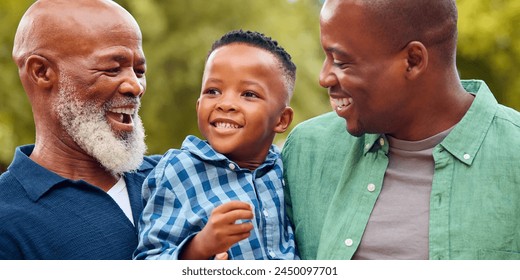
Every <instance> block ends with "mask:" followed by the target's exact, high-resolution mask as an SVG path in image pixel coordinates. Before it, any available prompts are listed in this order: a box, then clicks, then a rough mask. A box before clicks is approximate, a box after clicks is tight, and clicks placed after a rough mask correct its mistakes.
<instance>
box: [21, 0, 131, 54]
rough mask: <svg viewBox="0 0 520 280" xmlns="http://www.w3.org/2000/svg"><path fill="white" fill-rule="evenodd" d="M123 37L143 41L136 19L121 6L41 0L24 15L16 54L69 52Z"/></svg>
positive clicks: (95, 1) (83, 0) (90, 1)
mask: <svg viewBox="0 0 520 280" xmlns="http://www.w3.org/2000/svg"><path fill="white" fill-rule="evenodd" d="M111 37H113V38H122V39H126V40H130V41H133V42H137V43H138V44H140V43H141V31H140V29H139V26H138V24H137V22H136V21H135V19H134V18H133V17H132V16H131V15H130V14H129V13H128V12H127V11H126V10H125V9H123V8H122V7H121V6H119V5H117V4H116V3H115V2H113V1H105V0H74V1H62V0H53V1H50V0H39V1H37V2H35V4H33V6H31V7H30V8H29V10H28V11H27V12H26V14H25V15H24V17H23V18H22V20H21V22H20V25H19V27H18V30H17V33H16V36H15V47H14V49H13V55H14V56H15V57H16V56H23V55H27V54H29V53H39V52H42V51H45V50H50V51H51V50H55V51H58V52H62V53H63V54H66V53H67V52H79V51H81V48H82V47H87V48H88V47H92V46H85V44H87V45H88V44H91V43H92V42H95V41H101V42H102V41H104V40H110V38H111Z"/></svg>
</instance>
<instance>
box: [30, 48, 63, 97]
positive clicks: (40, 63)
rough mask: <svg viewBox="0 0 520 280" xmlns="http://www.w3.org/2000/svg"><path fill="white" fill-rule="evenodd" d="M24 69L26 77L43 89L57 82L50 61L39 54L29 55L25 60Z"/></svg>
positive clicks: (49, 87)
mask: <svg viewBox="0 0 520 280" xmlns="http://www.w3.org/2000/svg"><path fill="white" fill-rule="evenodd" d="M25 71H26V75H27V77H28V79H29V80H30V81H32V82H33V83H34V84H35V85H36V86H38V87H40V88H43V89H47V90H48V89H51V88H52V87H53V85H54V84H56V83H57V82H58V77H57V75H56V71H54V69H53V68H52V65H51V62H50V61H49V60H47V59H46V58H45V57H43V56H41V55H35V54H33V55H31V56H29V57H28V58H27V60H26V61H25Z"/></svg>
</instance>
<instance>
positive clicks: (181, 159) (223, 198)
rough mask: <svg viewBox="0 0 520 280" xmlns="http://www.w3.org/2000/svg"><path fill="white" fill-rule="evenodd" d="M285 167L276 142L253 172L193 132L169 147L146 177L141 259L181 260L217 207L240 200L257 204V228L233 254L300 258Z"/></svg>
mask: <svg viewBox="0 0 520 280" xmlns="http://www.w3.org/2000/svg"><path fill="white" fill-rule="evenodd" d="M282 169H283V167H282V161H281V158H280V153H279V149H278V148H277V147H276V146H274V145H273V146H271V149H270V150H269V154H268V155H267V157H266V160H265V162H264V163H263V164H262V165H261V166H259V167H258V168H257V169H256V170H254V171H250V170H248V169H244V168H240V167H239V166H238V165H237V164H236V163H234V162H232V161H230V160H229V159H228V158H226V157H225V156H224V155H222V154H220V153H218V152H216V151H215V150H214V149H213V148H212V147H211V146H210V145H209V144H208V143H207V142H206V141H202V140H200V139H199V138H197V137H195V136H188V137H187V138H186V139H185V140H184V143H183V144H182V148H181V150H176V149H171V150H169V151H168V152H167V153H166V154H165V155H164V157H163V158H162V159H161V161H160V162H159V164H158V165H157V167H156V168H155V169H154V170H153V171H152V172H151V173H150V175H148V178H147V179H146V180H145V182H144V185H143V199H144V200H145V201H147V203H146V206H145V208H144V211H143V214H142V216H141V220H140V221H139V245H138V247H137V250H136V251H135V253H134V256H135V258H136V259H145V258H147V259H178V257H179V253H180V252H181V250H182V248H183V247H184V246H185V244H186V243H187V242H188V241H189V240H191V238H193V237H194V236H195V235H196V234H197V233H198V232H200V231H201V230H202V228H203V227H204V225H205V224H206V223H207V221H208V218H209V216H210V214H211V211H212V210H213V209H214V208H215V207H217V206H218V205H221V204H223V203H225V202H229V201H232V200H240V201H244V202H248V203H249V204H251V206H252V207H253V211H254V216H255V217H254V218H253V219H252V221H251V222H252V223H253V225H254V229H253V230H252V231H251V235H250V236H249V238H247V239H244V240H241V241H239V242H238V243H236V244H235V245H233V246H232V247H231V248H230V249H229V250H228V254H229V258H230V259H248V260H252V259H263V260H265V259H298V256H297V253H296V248H295V242H294V233H293V229H292V227H291V225H290V222H289V219H288V218H287V215H286V212H285V204H284V196H283V185H284V182H283V174H282Z"/></svg>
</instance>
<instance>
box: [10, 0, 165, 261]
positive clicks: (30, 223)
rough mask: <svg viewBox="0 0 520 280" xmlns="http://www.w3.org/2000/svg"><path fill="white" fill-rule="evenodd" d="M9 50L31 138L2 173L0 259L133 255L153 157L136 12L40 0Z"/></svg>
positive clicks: (86, 1)
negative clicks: (143, 114)
mask: <svg viewBox="0 0 520 280" xmlns="http://www.w3.org/2000/svg"><path fill="white" fill-rule="evenodd" d="M13 59H14V61H15V62H16V64H17V65H18V68H19V74H20V79H21V82H22V85H23V87H24V89H25V91H26V93H27V96H28V98H29V101H30V103H31V106H32V110H33V115H34V121H35V127H36V142H35V144H34V145H28V146H22V147H18V148H17V149H16V152H15V157H14V160H13V162H12V163H11V165H10V167H9V169H8V171H7V172H6V173H4V174H2V176H1V177H0V259H130V258H131V256H132V252H133V250H134V249H135V247H136V246H137V231H136V228H135V226H134V225H135V224H136V223H137V219H138V217H139V215H140V213H141V211H142V205H141V197H140V191H141V184H142V182H143V180H144V178H145V177H146V175H147V174H148V172H149V171H150V170H151V169H152V168H153V166H154V165H155V164H156V162H157V160H158V158H150V157H147V158H145V160H144V161H143V155H144V153H145V150H146V146H145V144H144V131H143V127H142V124H141V120H140V118H139V116H138V114H137V111H138V109H139V105H140V99H141V97H142V95H143V94H144V92H145V88H146V79H145V70H146V64H145V57H144V53H143V50H142V37H141V31H140V29H139V26H138V24H137V22H136V21H135V20H134V18H133V17H132V16H131V15H130V14H129V13H128V12H127V11H126V10H125V9H123V8H122V7H121V6H119V5H118V4H116V3H115V2H113V1H109V0H95V1H93V0H75V1H68V0H40V1H37V2H35V3H34V4H33V5H32V6H31V7H30V8H29V9H28V10H27V12H26V13H25V15H24V16H23V17H22V19H21V21H20V24H19V27H18V30H17V32H16V36H15V42H14V48H13Z"/></svg>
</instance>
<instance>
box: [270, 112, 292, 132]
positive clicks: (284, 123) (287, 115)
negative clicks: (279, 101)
mask: <svg viewBox="0 0 520 280" xmlns="http://www.w3.org/2000/svg"><path fill="white" fill-rule="evenodd" d="M293 114H294V112H293V109H292V108H291V107H289V106H286V107H285V108H284V109H283V112H282V114H281V115H280V119H279V120H278V123H277V124H276V126H275V128H274V132H276V133H283V132H285V131H286V130H287V128H288V127H289V125H291V122H292V120H293Z"/></svg>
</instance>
